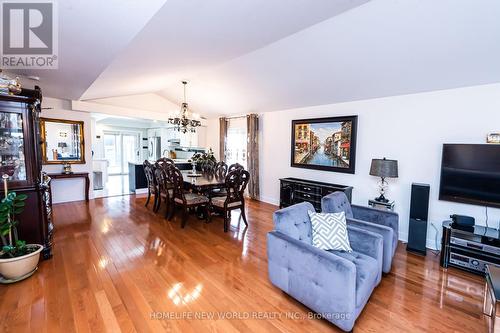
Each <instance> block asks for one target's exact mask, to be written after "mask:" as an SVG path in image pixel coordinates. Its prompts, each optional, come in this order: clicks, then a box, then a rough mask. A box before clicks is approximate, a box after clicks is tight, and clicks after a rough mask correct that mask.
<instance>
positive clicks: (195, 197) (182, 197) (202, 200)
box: [167, 166, 210, 228]
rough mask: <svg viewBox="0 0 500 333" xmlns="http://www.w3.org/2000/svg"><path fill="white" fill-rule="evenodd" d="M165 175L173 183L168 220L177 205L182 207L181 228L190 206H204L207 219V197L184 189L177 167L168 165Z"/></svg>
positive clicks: (184, 224)
mask: <svg viewBox="0 0 500 333" xmlns="http://www.w3.org/2000/svg"><path fill="white" fill-rule="evenodd" d="M167 176H168V178H169V179H170V181H171V182H172V184H173V206H172V210H171V212H170V216H169V218H168V219H169V221H170V220H172V217H173V215H174V213H175V209H176V207H177V206H181V207H182V212H183V214H182V223H181V227H182V228H184V227H185V226H186V222H187V218H188V212H189V210H190V209H192V208H197V207H201V206H204V207H205V210H206V212H205V213H206V218H207V220H208V217H209V213H208V205H209V202H210V200H209V199H208V197H207V196H205V195H202V194H197V193H191V192H186V191H184V179H183V177H182V173H181V171H180V170H179V169H178V168H177V167H175V166H173V167H169V168H168V169H167Z"/></svg>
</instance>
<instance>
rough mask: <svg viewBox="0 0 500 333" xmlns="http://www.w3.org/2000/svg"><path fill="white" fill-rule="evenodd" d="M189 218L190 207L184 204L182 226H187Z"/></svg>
mask: <svg viewBox="0 0 500 333" xmlns="http://www.w3.org/2000/svg"><path fill="white" fill-rule="evenodd" d="M187 218H188V209H187V207H186V206H184V207H183V212H182V222H181V228H184V227H185V226H186V222H187Z"/></svg>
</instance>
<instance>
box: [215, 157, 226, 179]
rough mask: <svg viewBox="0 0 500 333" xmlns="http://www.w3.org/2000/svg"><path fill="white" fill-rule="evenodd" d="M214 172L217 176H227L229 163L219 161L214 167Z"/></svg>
mask: <svg viewBox="0 0 500 333" xmlns="http://www.w3.org/2000/svg"><path fill="white" fill-rule="evenodd" d="M214 174H215V176H217V177H220V178H223V177H226V176H227V164H226V163H225V162H224V161H220V162H217V164H216V165H215V169H214Z"/></svg>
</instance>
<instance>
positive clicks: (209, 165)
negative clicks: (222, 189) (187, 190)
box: [200, 160, 216, 174]
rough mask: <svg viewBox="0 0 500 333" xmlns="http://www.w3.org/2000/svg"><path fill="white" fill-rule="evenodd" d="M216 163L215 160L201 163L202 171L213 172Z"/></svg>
mask: <svg viewBox="0 0 500 333" xmlns="http://www.w3.org/2000/svg"><path fill="white" fill-rule="evenodd" d="M215 166H216V163H215V162H214V161H211V160H208V161H205V162H203V163H202V164H201V166H200V167H201V172H203V173H209V174H213V173H214V172H215Z"/></svg>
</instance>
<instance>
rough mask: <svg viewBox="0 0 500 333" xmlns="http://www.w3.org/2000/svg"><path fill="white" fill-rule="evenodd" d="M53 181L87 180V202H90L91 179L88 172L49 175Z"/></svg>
mask: <svg viewBox="0 0 500 333" xmlns="http://www.w3.org/2000/svg"><path fill="white" fill-rule="evenodd" d="M48 175H49V177H50V178H51V179H67V178H83V179H85V201H89V191H90V178H89V173H88V172H72V173H49V174H48Z"/></svg>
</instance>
